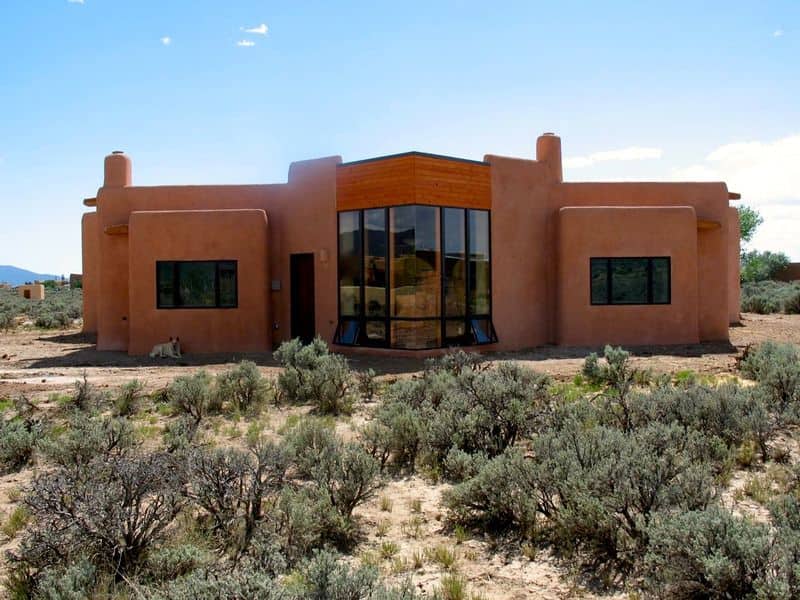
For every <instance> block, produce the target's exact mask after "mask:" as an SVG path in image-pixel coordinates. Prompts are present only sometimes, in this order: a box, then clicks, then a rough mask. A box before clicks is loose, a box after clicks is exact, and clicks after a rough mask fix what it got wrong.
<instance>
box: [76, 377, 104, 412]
mask: <svg viewBox="0 0 800 600" xmlns="http://www.w3.org/2000/svg"><path fill="white" fill-rule="evenodd" d="M67 399H68V401H67V403H66V407H67V408H69V409H73V410H78V411H90V410H94V409H96V408H97V407H99V406H101V405H102V404H103V403H104V402H105V399H106V395H105V394H104V393H103V392H102V391H100V390H99V389H97V387H96V386H95V385H94V384H91V383H89V379H88V378H87V376H86V373H84V374H83V378H82V379H81V380H79V381H76V382H75V388H74V391H73V392H72V395H71V396H68V397H67Z"/></svg>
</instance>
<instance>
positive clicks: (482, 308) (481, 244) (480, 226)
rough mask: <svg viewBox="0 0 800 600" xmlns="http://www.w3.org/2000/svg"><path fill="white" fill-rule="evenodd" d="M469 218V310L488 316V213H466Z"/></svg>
mask: <svg viewBox="0 0 800 600" xmlns="http://www.w3.org/2000/svg"><path fill="white" fill-rule="evenodd" d="M468 215H469V216H468V218H469V276H470V290H469V308H470V311H471V312H472V314H475V315H486V314H489V311H490V307H491V281H490V269H489V266H490V262H489V260H490V256H489V213H488V212H487V211H485V210H470V211H468Z"/></svg>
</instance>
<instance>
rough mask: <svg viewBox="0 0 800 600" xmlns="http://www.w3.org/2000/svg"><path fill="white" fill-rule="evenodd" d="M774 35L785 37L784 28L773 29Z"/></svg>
mask: <svg viewBox="0 0 800 600" xmlns="http://www.w3.org/2000/svg"><path fill="white" fill-rule="evenodd" d="M772 37H783V29H776V30H775V31H773V32H772Z"/></svg>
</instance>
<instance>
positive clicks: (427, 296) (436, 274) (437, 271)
mask: <svg viewBox="0 0 800 600" xmlns="http://www.w3.org/2000/svg"><path fill="white" fill-rule="evenodd" d="M440 229H441V228H440V226H439V209H438V208H436V207H434V206H417V207H416V232H415V233H416V235H415V242H416V258H417V267H416V268H417V289H416V294H415V295H416V301H415V304H416V310H415V316H417V317H438V316H439V315H441V303H442V278H441V264H442V262H441V254H440V253H441V244H440V240H439V233H440Z"/></svg>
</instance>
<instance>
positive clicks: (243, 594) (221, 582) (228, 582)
mask: <svg viewBox="0 0 800 600" xmlns="http://www.w3.org/2000/svg"><path fill="white" fill-rule="evenodd" d="M146 597H148V598H153V600H249V599H250V598H258V599H259V600H291V599H290V597H289V596H288V594H287V593H286V592H285V591H284V590H282V589H281V588H280V586H279V585H278V584H277V583H276V582H275V580H274V579H273V578H272V577H270V575H269V574H267V573H263V572H260V571H258V570H255V569H238V570H235V571H229V570H226V571H222V572H214V571H211V570H204V569H198V570H195V571H192V572H191V573H190V574H189V575H187V576H185V577H180V578H178V579H175V580H174V581H171V582H169V583H167V584H166V585H164V586H163V587H162V588H160V589H157V590H152V591H148V594H147V596H146Z"/></svg>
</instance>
